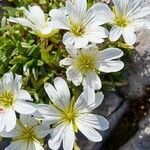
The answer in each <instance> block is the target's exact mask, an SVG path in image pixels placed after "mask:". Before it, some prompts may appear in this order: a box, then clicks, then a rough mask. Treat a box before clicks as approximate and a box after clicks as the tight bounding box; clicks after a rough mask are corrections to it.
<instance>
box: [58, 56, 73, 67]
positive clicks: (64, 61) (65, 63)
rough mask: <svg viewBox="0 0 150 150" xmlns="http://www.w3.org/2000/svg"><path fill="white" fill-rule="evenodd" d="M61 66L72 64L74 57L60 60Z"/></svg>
mask: <svg viewBox="0 0 150 150" xmlns="http://www.w3.org/2000/svg"><path fill="white" fill-rule="evenodd" d="M59 64H60V66H71V65H72V58H69V57H68V58H64V59H62V60H61V61H60V62H59Z"/></svg>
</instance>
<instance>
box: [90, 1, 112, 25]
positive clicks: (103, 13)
mask: <svg viewBox="0 0 150 150" xmlns="http://www.w3.org/2000/svg"><path fill="white" fill-rule="evenodd" d="M92 9H93V10H94V13H95V14H97V15H98V19H99V20H100V21H101V24H105V23H108V22H112V20H113V18H114V14H113V13H112V11H111V9H110V8H109V7H108V5H107V4H104V3H96V4H95V5H93V7H92Z"/></svg>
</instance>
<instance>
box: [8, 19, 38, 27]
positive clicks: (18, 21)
mask: <svg viewBox="0 0 150 150" xmlns="http://www.w3.org/2000/svg"><path fill="white" fill-rule="evenodd" d="M8 21H9V22H13V23H19V24H21V25H23V26H26V27H29V28H31V29H33V30H34V29H35V26H34V25H33V24H32V23H31V22H30V21H29V20H28V19H25V18H19V17H18V18H13V17H10V18H9V19H8Z"/></svg>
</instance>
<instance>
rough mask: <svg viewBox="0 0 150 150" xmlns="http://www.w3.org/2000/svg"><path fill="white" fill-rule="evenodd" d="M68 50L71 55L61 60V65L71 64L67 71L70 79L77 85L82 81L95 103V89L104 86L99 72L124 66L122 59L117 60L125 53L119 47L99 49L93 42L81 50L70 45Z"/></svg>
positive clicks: (108, 71) (116, 69) (90, 98)
mask: <svg viewBox="0 0 150 150" xmlns="http://www.w3.org/2000/svg"><path fill="white" fill-rule="evenodd" d="M67 51H68V53H69V54H70V56H69V57H67V58H64V59H63V60H61V61H60V65H64V66H69V67H68V68H67V71H66V74H67V79H68V80H71V81H72V82H73V83H74V84H75V85H76V86H79V85H80V84H81V83H82V84H83V86H84V90H87V91H89V92H86V93H87V94H88V95H87V100H90V101H89V103H93V101H92V100H94V99H93V98H92V97H93V96H94V94H95V90H99V89H100V88H101V86H102V85H101V80H100V78H99V76H98V73H99V72H105V73H110V72H117V71H119V70H121V69H122V68H123V67H124V64H123V62H122V61H120V60H116V59H119V58H120V57H121V56H122V55H123V52H122V51H121V50H120V49H118V48H107V49H105V50H102V51H99V50H98V47H97V46H96V45H94V44H92V45H88V46H86V47H84V48H82V49H79V50H77V49H75V48H73V47H69V48H67ZM88 97H89V98H88Z"/></svg>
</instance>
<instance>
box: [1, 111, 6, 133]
mask: <svg viewBox="0 0 150 150" xmlns="http://www.w3.org/2000/svg"><path fill="white" fill-rule="evenodd" d="M5 120H6V116H5V112H0V132H1V131H2V130H4V127H5V124H6V123H5V122H6V121H5Z"/></svg>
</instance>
